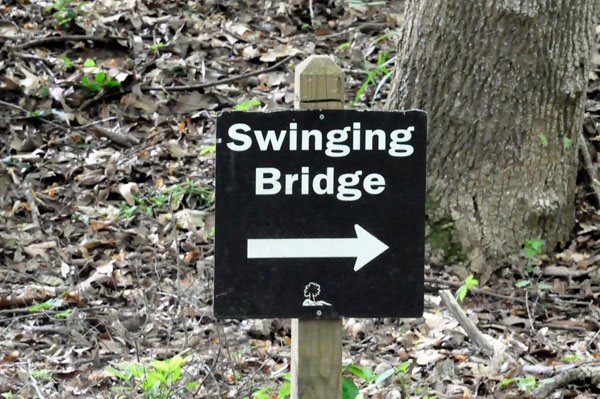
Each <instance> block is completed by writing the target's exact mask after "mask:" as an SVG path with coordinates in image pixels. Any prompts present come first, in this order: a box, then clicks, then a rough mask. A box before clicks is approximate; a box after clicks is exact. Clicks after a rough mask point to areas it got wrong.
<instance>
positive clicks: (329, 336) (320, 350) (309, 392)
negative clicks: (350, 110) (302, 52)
mask: <svg viewBox="0 0 600 399" xmlns="http://www.w3.org/2000/svg"><path fill="white" fill-rule="evenodd" d="M294 107H295V108H296V109H342V108H344V72H343V71H342V70H341V68H340V67H339V66H337V65H336V63H335V62H334V61H333V60H332V59H331V58H330V57H328V56H325V55H312V56H310V57H309V58H307V59H306V60H304V61H303V62H302V63H300V64H299V65H298V66H297V67H296V75H295V101H294ZM291 388H292V389H291V391H292V392H291V393H292V395H291V397H292V399H340V398H341V397H342V320H341V319H340V320H298V319H293V320H292V377H291Z"/></svg>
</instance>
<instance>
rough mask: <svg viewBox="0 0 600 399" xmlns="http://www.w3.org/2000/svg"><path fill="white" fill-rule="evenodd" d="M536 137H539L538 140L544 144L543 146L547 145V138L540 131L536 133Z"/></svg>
mask: <svg viewBox="0 0 600 399" xmlns="http://www.w3.org/2000/svg"><path fill="white" fill-rule="evenodd" d="M538 137H539V138H540V140H542V144H543V145H544V147H545V146H547V145H548V138H546V136H545V135H543V134H542V133H540V134H538Z"/></svg>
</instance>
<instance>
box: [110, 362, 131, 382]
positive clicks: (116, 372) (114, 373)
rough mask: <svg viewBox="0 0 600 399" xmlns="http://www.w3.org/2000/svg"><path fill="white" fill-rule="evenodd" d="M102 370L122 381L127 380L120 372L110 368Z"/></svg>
mask: <svg viewBox="0 0 600 399" xmlns="http://www.w3.org/2000/svg"><path fill="white" fill-rule="evenodd" d="M104 370H106V371H108V372H109V373H111V374H112V375H114V376H115V377H119V378H120V379H122V380H125V381H127V380H129V377H127V376H126V375H125V374H123V373H121V372H120V371H118V370H116V369H113V368H112V367H110V366H107V367H104Z"/></svg>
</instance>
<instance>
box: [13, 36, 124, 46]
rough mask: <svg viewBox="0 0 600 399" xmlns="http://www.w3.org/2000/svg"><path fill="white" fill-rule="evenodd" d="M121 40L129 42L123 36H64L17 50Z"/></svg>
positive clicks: (40, 41)
mask: <svg viewBox="0 0 600 399" xmlns="http://www.w3.org/2000/svg"><path fill="white" fill-rule="evenodd" d="M119 40H129V38H127V37H121V36H85V35H63V36H48V37H44V38H41V39H36V40H32V41H29V42H26V43H23V44H19V45H16V46H15V48H18V49H26V48H30V47H37V46H43V45H45V44H49V43H61V42H68V41H74V42H83V41H90V42H98V43H114V42H116V41H119Z"/></svg>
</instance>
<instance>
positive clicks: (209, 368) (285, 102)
mask: <svg viewBox="0 0 600 399" xmlns="http://www.w3.org/2000/svg"><path fill="white" fill-rule="evenodd" d="M307 3H308V2H306V1H299V0H294V1H290V2H271V1H263V0H250V1H247V2H241V1H240V2H235V1H224V2H215V1H204V2H197V1H179V2H167V1H160V0H143V1H140V0H121V1H116V0H89V1H81V0H80V1H77V0H71V1H67V0H61V1H58V2H56V3H53V2H44V1H34V2H29V1H23V0H19V1H11V0H8V1H4V2H3V3H2V4H0V132H2V133H3V134H2V135H0V264H1V265H2V267H0V337H2V340H1V341H0V394H2V395H4V397H9V395H10V394H12V397H23V398H36V397H37V398H72V397H73V398H75V397H82V398H109V397H119V395H124V394H128V395H130V397H142V394H141V390H139V389H138V390H137V391H135V390H134V391H118V390H114V389H113V388H114V386H115V385H124V383H123V382H122V381H118V379H117V377H116V376H115V375H114V373H111V372H109V371H107V369H106V367H107V366H109V365H113V367H118V365H119V364H123V362H136V363H142V364H144V365H148V364H150V362H151V361H152V360H165V359H171V358H173V357H174V356H176V355H177V354H179V353H181V352H183V351H186V350H187V352H186V353H185V355H183V356H189V358H186V362H185V364H184V365H183V372H182V376H181V379H180V380H178V381H176V382H174V383H173V387H175V388H185V387H186V385H187V384H191V385H189V386H188V387H187V388H185V389H184V390H183V391H181V392H180V393H178V394H177V395H173V396H172V397H190V398H191V397H196V398H215V397H236V398H240V397H244V396H249V395H251V394H252V393H253V392H256V391H257V390H259V389H260V388H263V387H267V386H273V389H272V390H271V391H270V392H271V394H272V395H271V397H275V396H274V395H275V393H276V392H277V387H279V386H281V385H282V384H283V382H284V381H285V378H283V377H281V375H282V374H283V373H285V372H288V371H289V362H290V349H289V344H290V331H289V324H288V322H286V321H281V320H244V321H236V320H229V321H217V320H215V319H214V317H213V315H212V309H211V302H212V299H211V295H212V287H211V284H212V275H213V235H214V230H213V229H214V228H213V226H214V222H213V220H214V202H215V199H214V196H213V190H214V184H213V179H214V144H215V143H214V140H215V138H214V137H215V136H214V134H215V133H214V122H215V118H216V113H217V112H219V111H222V110H228V109H232V108H233V107H236V106H238V108H239V107H241V108H242V109H244V108H249V109H253V110H273V109H289V108H292V103H293V87H292V82H293V69H294V67H295V65H297V63H298V62H299V61H301V60H302V59H304V58H305V57H307V56H308V55H310V54H314V53H320V54H331V55H333V56H334V57H335V59H336V61H337V62H338V63H339V64H340V65H341V66H342V67H343V68H344V69H345V71H346V73H347V89H348V99H354V96H355V94H356V93H357V92H358V91H359V90H360V89H361V87H362V86H363V83H364V82H365V81H366V79H367V75H368V73H367V72H366V71H365V68H366V70H368V71H373V70H375V69H376V67H377V65H382V64H384V63H385V61H386V60H389V59H390V58H392V57H393V55H394V51H395V46H394V40H396V37H395V34H394V32H395V30H396V28H397V26H398V24H401V23H402V16H401V8H395V6H394V5H385V6H382V5H371V6H366V5H364V4H363V5H361V4H358V5H357V4H356V3H353V4H351V3H349V2H342V1H328V2H314V4H313V9H312V13H311V10H310V9H309V7H308V4H307ZM351 5H352V6H351ZM311 14H312V15H311ZM595 65H598V60H596V61H595ZM388 69H391V65H388ZM597 72H598V71H597V70H596V71H595V73H597ZM385 73H386V71H384V70H383V69H381V71H380V72H378V73H376V74H374V81H373V82H372V84H369V85H367V86H366V90H364V92H363V93H362V95H361V96H360V98H359V101H358V102H357V103H356V104H354V105H355V106H365V105H368V106H370V105H371V104H374V105H375V106H379V105H381V101H383V100H384V99H385V98H384V95H385V91H386V88H387V87H388V86H387V83H386V82H384V84H381V85H379V83H380V82H381V80H382V79H383V78H384V76H385ZM591 78H592V80H591V86H590V89H589V93H588V95H589V104H588V112H589V115H588V117H587V118H586V123H585V126H584V127H583V131H584V134H585V135H586V138H587V139H588V140H589V146H588V150H589V152H590V159H591V162H592V166H595V164H594V163H595V162H596V159H597V155H596V148H597V147H598V137H599V136H598V131H597V127H596V125H597V119H598V112H599V111H600V107H599V106H598V104H599V102H598V100H599V95H600V94H599V93H600V92H599V90H598V87H599V84H600V83H599V82H600V81H599V80H598V79H597V76H596V75H593V76H592V77H591ZM590 182H591V180H590V177H589V176H588V175H586V173H584V171H583V170H582V173H581V185H580V186H579V190H580V192H579V194H578V211H577V218H578V225H577V229H576V231H574V234H573V241H572V243H571V245H570V246H569V247H568V248H566V249H564V250H563V251H561V252H559V253H556V254H554V255H553V256H549V257H546V256H544V257H540V256H534V257H531V258H528V257H526V256H523V257H522V259H518V260H515V261H513V262H511V264H510V265H507V267H506V268H504V269H502V270H498V271H496V272H495V273H493V274H491V275H489V276H485V280H486V281H485V282H484V281H481V283H482V287H481V288H479V289H474V290H472V291H471V292H470V293H469V294H468V295H467V298H466V300H465V302H464V303H463V304H462V308H463V309H464V310H465V311H466V314H467V316H468V317H469V318H470V319H471V320H472V321H473V322H474V323H475V325H476V326H477V328H478V329H479V330H480V331H481V332H483V333H484V334H485V335H486V336H487V337H488V338H486V339H489V340H490V342H492V343H494V345H496V346H495V348H497V349H498V350H497V351H496V352H495V353H494V355H490V354H487V353H485V351H482V349H481V348H479V347H478V346H476V345H475V344H474V343H473V342H471V341H470V339H469V338H468V336H467V334H466V332H465V331H464V330H463V328H462V327H461V326H459V323H458V322H457V321H456V320H455V317H454V316H453V315H452V314H451V313H449V312H448V310H447V308H446V307H445V306H444V304H443V303H442V302H441V299H440V296H439V295H438V290H439V289H441V288H451V289H453V290H455V289H456V288H458V287H459V286H460V285H461V284H462V281H463V280H464V279H465V278H466V277H467V274H468V273H467V271H466V268H465V267H464V265H460V264H459V265H455V264H452V265H447V264H444V263H443V262H438V263H439V264H438V263H436V264H434V265H428V266H427V267H426V276H427V285H426V288H427V291H428V292H427V295H426V304H427V308H426V312H425V314H424V316H423V317H422V318H419V319H416V320H396V319H384V320H370V319H367V320H355V319H348V320H345V340H344V364H345V365H350V364H352V365H355V366H360V367H363V368H364V369H359V368H356V367H355V368H352V367H351V368H350V370H346V371H345V372H344V375H345V376H348V377H351V378H354V379H355V382H356V384H357V385H359V387H360V394H361V395H362V396H363V397H365V398H366V397H373V398H380V397H381V398H401V397H408V396H410V397H419V398H424V397H427V395H429V397H430V398H431V397H433V396H435V395H438V397H440V398H442V397H444V398H445V397H452V398H455V397H456V398H458V397H460V398H469V397H525V396H532V395H534V394H533V393H532V392H533V391H532V390H531V389H529V387H533V386H537V388H538V389H539V387H541V386H542V383H541V382H540V381H542V380H544V379H548V378H557V377H556V376H557V375H558V373H560V372H561V371H568V370H569V369H570V370H576V371H578V372H579V373H580V374H581V375H583V376H584V377H586V376H587V377H588V378H587V380H586V378H583V379H580V380H578V379H577V378H573V379H571V380H569V381H567V382H569V383H570V385H567V386H566V388H562V390H560V391H558V392H559V395H564V396H565V397H580V398H584V397H595V396H596V395H597V393H598V389H597V387H596V386H595V384H597V382H596V381H597V380H594V379H593V378H592V377H593V375H594V370H595V369H594V368H595V367H597V363H596V359H598V358H600V348H599V347H598V344H597V342H598V331H600V322H599V321H598V320H599V314H598V283H599V280H600V272H599V271H598V268H597V265H598V263H599V260H600V234H599V233H598V226H599V218H598V214H597V212H596V211H595V209H594V205H596V204H594V203H593V196H592V195H590V190H594V187H593V182H592V185H590ZM590 187H592V188H590ZM532 238H533V237H532ZM528 266H529V268H528ZM526 270H530V272H527V271H526ZM519 281H529V283H528V285H527V286H522V287H520V288H519V287H516V286H515V284H516V283H518V282H519ZM522 284H524V283H521V284H520V285H522ZM580 365H585V366H586V367H587V368H586V369H582V368H581V366H580ZM398 366H401V367H400V368H398ZM576 366H577V367H576ZM366 368H368V369H371V370H372V371H373V373H374V375H376V376H377V375H379V376H387V377H388V378H383V377H382V378H380V379H379V381H377V382H376V379H375V378H372V379H371V380H365V379H364V378H359V377H357V376H356V375H355V374H351V371H352V370H354V371H355V372H358V373H359V374H360V373H361V372H360V370H363V371H362V373H363V374H362V375H363V377H365V375H366V374H368V371H365V370H366ZM391 369H394V370H393V371H392V372H390V370H391ZM357 370H358V371H357ZM589 370H592V371H589ZM588 371H589V372H588ZM586 372H588V374H586ZM365 373H366V374H365ZM572 373H573V374H574V375H575V374H576V373H574V372H572ZM577 375H579V374H577ZM577 375H575V377H577ZM506 379H512V382H510V383H508V382H509V381H510V380H506ZM586 381H587V382H586ZM502 382H505V384H504V385H503V384H502ZM545 382H549V381H545ZM537 392H539V391H537Z"/></svg>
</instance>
